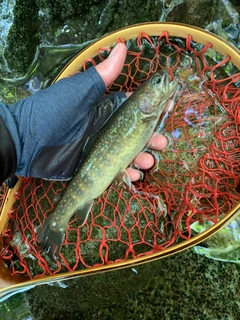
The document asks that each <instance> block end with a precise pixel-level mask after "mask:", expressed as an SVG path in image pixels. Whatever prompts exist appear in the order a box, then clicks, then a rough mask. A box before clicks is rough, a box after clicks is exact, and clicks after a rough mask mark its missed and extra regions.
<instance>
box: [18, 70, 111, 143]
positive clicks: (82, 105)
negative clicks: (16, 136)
mask: <svg viewBox="0 0 240 320" xmlns="http://www.w3.org/2000/svg"><path fill="white" fill-rule="evenodd" d="M105 90H106V87H105V84H104V82H103V80H102V78H101V76H100V75H99V74H98V72H97V71H96V69H95V68H94V67H92V68H90V69H88V70H87V71H85V72H83V73H77V74H75V75H73V76H71V77H69V78H65V79H62V80H59V81H58V82H57V83H55V84H53V85H52V86H50V87H48V88H47V89H45V90H41V91H38V92H37V93H36V94H34V95H32V96H30V97H28V98H26V99H24V100H22V101H19V102H18V103H16V105H15V110H14V114H15V117H16V120H17V122H18V126H19V128H20V129H21V131H22V132H20V134H21V135H22V136H23V135H24V133H27V134H28V135H30V136H31V138H32V139H33V140H35V141H36V142H38V143H41V144H42V145H44V146H50V145H56V144H59V142H61V143H63V142H68V141H71V140H72V139H73V138H74V135H75V134H76V130H75V128H76V126H79V122H81V120H82V119H83V118H84V116H85V115H86V114H87V113H88V112H89V110H90V109H91V107H92V106H94V102H95V101H96V99H97V98H98V97H99V96H101V95H102V94H103V93H104V92H105Z"/></svg>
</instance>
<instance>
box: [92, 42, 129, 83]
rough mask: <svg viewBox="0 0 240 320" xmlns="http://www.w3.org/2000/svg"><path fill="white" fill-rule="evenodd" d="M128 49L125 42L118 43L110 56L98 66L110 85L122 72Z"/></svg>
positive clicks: (105, 81) (98, 70)
mask: <svg viewBox="0 0 240 320" xmlns="http://www.w3.org/2000/svg"><path fill="white" fill-rule="evenodd" d="M126 54H127V49H126V46H125V44H123V43H118V44H117V45H116V46H115V47H114V49H113V50H112V52H111V53H110V55H109V57H108V58H107V59H106V60H104V61H103V62H101V63H100V64H98V65H97V66H96V70H97V72H98V73H99V74H100V76H101V77H102V79H103V81H104V83H105V85H106V87H108V86H109V85H110V84H111V83H112V82H113V81H114V80H115V79H116V78H117V76H118V75H119V74H120V72H121V71H122V68H123V64H124V61H125V59H126Z"/></svg>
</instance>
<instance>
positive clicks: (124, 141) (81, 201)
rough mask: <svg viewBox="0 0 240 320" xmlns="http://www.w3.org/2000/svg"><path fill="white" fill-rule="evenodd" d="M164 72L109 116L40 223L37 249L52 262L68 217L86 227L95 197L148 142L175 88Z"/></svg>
mask: <svg viewBox="0 0 240 320" xmlns="http://www.w3.org/2000/svg"><path fill="white" fill-rule="evenodd" d="M177 84H178V81H177V79H175V80H173V81H172V82H170V81H169V75H168V72H163V73H162V74H160V73H155V74H154V75H152V76H151V77H150V78H149V79H148V80H147V81H145V82H144V83H143V84H142V85H141V87H140V88H139V89H138V90H136V91H135V92H134V93H133V94H132V95H131V96H130V97H129V98H128V99H127V100H126V101H125V102H124V103H123V104H122V105H121V106H120V107H119V109H118V110H117V111H116V112H115V113H114V114H113V115H112V117H111V118H110V119H109V121H107V123H106V124H105V125H104V126H103V128H102V129H101V130H100V131H99V133H98V134H97V137H96V139H95V141H94V143H93V145H92V146H91V149H90V150H89V153H88V154H87V156H86V157H85V159H84V160H83V162H82V164H81V166H80V168H79V169H78V170H77V172H76V173H75V175H74V176H73V178H72V179H71V181H70V182H69V184H68V186H67V188H66V189H65V190H64V193H63V196H62V198H61V200H60V201H59V203H58V204H57V206H56V208H55V210H54V212H53V213H52V214H51V215H50V216H49V217H48V218H47V219H46V220H45V222H44V224H43V226H42V229H41V230H40V233H39V236H38V244H39V246H40V247H41V248H43V249H44V250H45V251H46V252H47V253H48V255H49V257H50V259H51V260H52V261H55V262H56V260H57V258H58V256H59V253H60V251H61V246H62V243H63V240H64V237H65V230H66V228H67V225H68V223H69V220H70V218H71V217H72V216H73V214H74V213H76V212H78V216H79V217H81V218H82V220H83V223H82V224H84V223H85V221H86V219H87V217H88V214H89V211H90V210H91V207H92V204H93V202H94V200H95V199H96V198H98V197H99V196H101V194H102V193H103V192H104V191H105V190H106V189H107V188H108V187H109V186H110V184H111V183H112V182H113V181H114V180H115V178H116V177H117V176H119V175H121V174H123V173H124V172H125V169H126V168H127V166H128V165H129V164H130V163H131V162H132V161H133V160H134V158H135V157H136V156H137V155H138V153H140V152H141V151H142V150H143V149H144V147H145V146H146V144H147V142H148V141H149V139H150V138H151V136H152V134H153V132H154V129H155V128H156V126H157V124H158V121H159V118H160V115H161V114H162V112H163V111H164V108H165V104H166V101H167V100H168V99H169V98H170V97H171V96H172V95H173V93H174V92H175V90H176V88H177Z"/></svg>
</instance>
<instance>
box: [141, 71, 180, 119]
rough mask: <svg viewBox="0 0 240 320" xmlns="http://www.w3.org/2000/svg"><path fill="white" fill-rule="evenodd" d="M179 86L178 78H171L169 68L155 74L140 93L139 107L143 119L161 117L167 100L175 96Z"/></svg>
mask: <svg viewBox="0 0 240 320" xmlns="http://www.w3.org/2000/svg"><path fill="white" fill-rule="evenodd" d="M177 86H178V79H177V78H175V79H174V80H173V81H171V80H170V78H169V73H168V71H167V70H165V69H164V70H163V71H162V72H157V73H155V74H153V75H152V76H151V77H150V78H149V79H148V80H147V81H146V82H145V83H144V84H143V88H142V90H141V92H140V94H139V99H138V101H139V104H138V108H139V110H140V112H141V117H142V119H143V120H147V119H152V118H153V117H154V118H155V117H156V118H159V116H160V115H161V113H162V112H163V111H164V108H165V105H166V102H167V100H168V99H170V98H171V96H173V94H174V92H175V91H176V89H177Z"/></svg>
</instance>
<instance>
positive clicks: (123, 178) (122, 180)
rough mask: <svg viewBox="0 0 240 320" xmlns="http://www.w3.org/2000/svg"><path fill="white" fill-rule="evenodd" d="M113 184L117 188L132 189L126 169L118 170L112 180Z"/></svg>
mask: <svg viewBox="0 0 240 320" xmlns="http://www.w3.org/2000/svg"><path fill="white" fill-rule="evenodd" d="M114 185H115V187H117V188H123V189H125V190H131V189H134V187H133V185H132V182H131V179H130V177H129V174H128V173H127V171H126V170H123V171H121V172H119V173H118V174H117V176H116V178H115V180H114Z"/></svg>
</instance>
